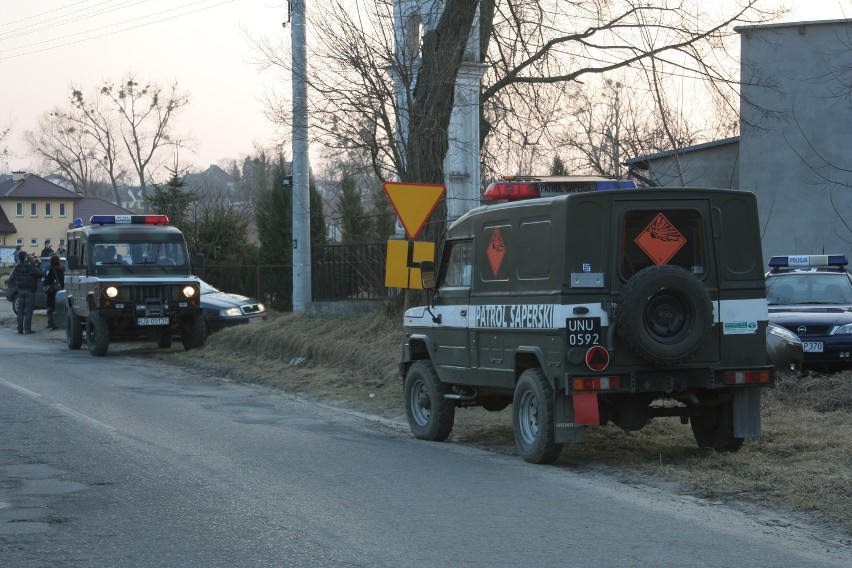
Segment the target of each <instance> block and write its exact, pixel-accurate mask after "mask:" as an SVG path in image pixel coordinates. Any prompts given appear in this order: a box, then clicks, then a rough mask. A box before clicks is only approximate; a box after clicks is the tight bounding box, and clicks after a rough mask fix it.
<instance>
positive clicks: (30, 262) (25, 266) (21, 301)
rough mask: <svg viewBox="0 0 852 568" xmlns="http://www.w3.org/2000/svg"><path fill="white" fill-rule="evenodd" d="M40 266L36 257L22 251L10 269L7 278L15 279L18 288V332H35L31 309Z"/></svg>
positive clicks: (33, 304) (39, 274)
mask: <svg viewBox="0 0 852 568" xmlns="http://www.w3.org/2000/svg"><path fill="white" fill-rule="evenodd" d="M41 275H42V272H41V266H39V262H38V259H36V258H33V257H31V256H29V255H28V254H27V253H25V252H24V251H21V252H20V253H18V264H16V265H15V267H14V268H13V269H12V273H11V274H10V275H9V279H10V280H11V279H13V278H14V280H15V286H16V287H17V289H18V333H27V334H29V333H35V331H33V309H34V308H35V293H36V288H38V280H39V278H41Z"/></svg>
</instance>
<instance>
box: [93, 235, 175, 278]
mask: <svg viewBox="0 0 852 568" xmlns="http://www.w3.org/2000/svg"><path fill="white" fill-rule="evenodd" d="M88 257H89V258H88V261H89V262H88V264H89V269H90V270H94V271H95V273H96V274H121V273H133V274H137V273H139V272H145V273H164V274H189V271H190V266H189V257H188V254H187V251H186V245H185V244H184V243H182V242H162V241H160V242H153V241H152V242H135V241H134V242H98V243H97V244H95V245H92V246H90V248H89V251H88Z"/></svg>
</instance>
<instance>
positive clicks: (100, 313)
mask: <svg viewBox="0 0 852 568" xmlns="http://www.w3.org/2000/svg"><path fill="white" fill-rule="evenodd" d="M168 222H169V220H168V217H166V216H165V215H95V216H92V218H91V220H90V221H89V225H85V226H84V225H83V224H82V222H81V221H80V220H78V221H77V222H76V223H75V224H76V225H77V226H75V227H74V228H72V229H70V230H69V231H68V271H67V272H66V275H65V290H66V298H67V299H66V302H67V304H66V314H67V315H66V317H67V322H66V326H65V332H66V338H67V342H68V348H69V349H79V348H80V347H81V346H82V344H83V337H84V335H85V340H86V344H87V346H88V348H89V352H90V353H91V354H92V355H96V356H103V355H106V352H107V349H108V348H109V344H110V342H111V341H116V340H122V339H123V340H139V339H146V338H147V339H152V340H156V341H157V345H158V346H159V347H170V346H171V344H172V339H173V338H174V337H179V338H180V340H181V341H182V343H183V347H184V349H192V348H196V347H201V346H202V345H204V341H205V339H206V329H205V327H204V317H203V313H202V309H201V304H200V302H201V300H200V297H201V293H200V284H199V281H198V278H197V277H195V276H193V275H192V267H191V264H190V260H189V255H188V253H187V248H186V241H185V240H184V238H183V234H182V233H181V232H180V231H179V230H178V229H177V228H176V227H172V226H168ZM84 331H85V334H84Z"/></svg>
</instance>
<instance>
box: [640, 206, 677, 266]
mask: <svg viewBox="0 0 852 568" xmlns="http://www.w3.org/2000/svg"><path fill="white" fill-rule="evenodd" d="M633 242H635V243H636V244H637V245H639V248H641V249H642V250H643V251H645V254H647V255H648V257H649V258H650V259H651V260H653V261H654V263H655V264H667V263H668V262H669V261H670V260H671V258H672V257H673V256H674V255H675V254H676V253H677V251H679V250H680V249H681V247H682V246H683V245H685V244H686V239H685V238H684V236H683V235H681V234H680V231H678V230H677V228H676V227H675V226H674V225H672V223H671V221H669V220H668V219H666V216H665V215H663V214H662V213H658V214H657V216H656V217H654V220H653V221H651V222H650V223H649V224H648V226H647V227H645V230H643V231H642V232H641V233H639V236H638V237H636V238H635V239H634V240H633Z"/></svg>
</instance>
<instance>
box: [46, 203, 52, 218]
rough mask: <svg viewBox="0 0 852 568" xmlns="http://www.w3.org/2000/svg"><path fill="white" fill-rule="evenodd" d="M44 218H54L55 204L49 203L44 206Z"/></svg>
mask: <svg viewBox="0 0 852 568" xmlns="http://www.w3.org/2000/svg"><path fill="white" fill-rule="evenodd" d="M44 216H45V217H52V216H53V204H52V203H50V202H49V201H48V202H47V203H45V204H44Z"/></svg>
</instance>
